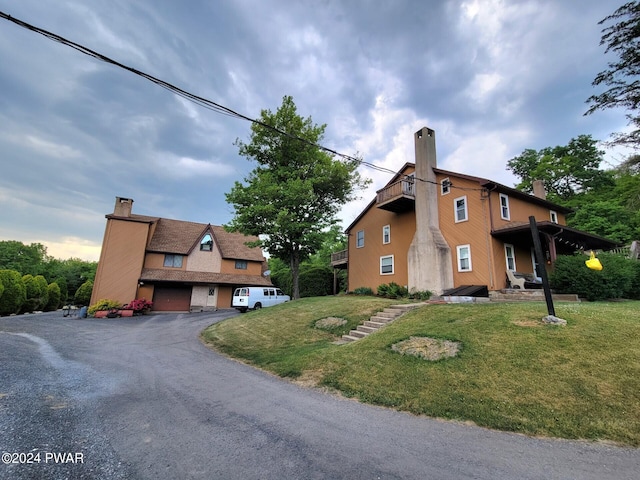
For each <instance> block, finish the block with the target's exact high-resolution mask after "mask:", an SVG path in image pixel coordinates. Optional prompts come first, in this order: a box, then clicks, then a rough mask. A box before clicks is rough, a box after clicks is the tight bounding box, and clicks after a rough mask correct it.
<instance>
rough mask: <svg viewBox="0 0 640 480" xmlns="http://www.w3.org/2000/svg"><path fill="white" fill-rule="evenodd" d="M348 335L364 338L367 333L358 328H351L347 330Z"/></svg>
mask: <svg viewBox="0 0 640 480" xmlns="http://www.w3.org/2000/svg"><path fill="white" fill-rule="evenodd" d="M349 335H351V336H352V337H358V338H364V337H366V336H367V335H369V334H368V333H366V332H361V331H360V330H351V331H350V332H349Z"/></svg>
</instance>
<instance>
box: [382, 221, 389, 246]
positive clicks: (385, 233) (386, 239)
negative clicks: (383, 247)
mask: <svg viewBox="0 0 640 480" xmlns="http://www.w3.org/2000/svg"><path fill="white" fill-rule="evenodd" d="M382 243H384V244H387V243H391V225H385V226H384V227H382Z"/></svg>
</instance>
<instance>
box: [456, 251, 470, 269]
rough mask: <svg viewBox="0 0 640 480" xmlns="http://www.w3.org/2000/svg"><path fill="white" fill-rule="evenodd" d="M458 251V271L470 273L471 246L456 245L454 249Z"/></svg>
mask: <svg viewBox="0 0 640 480" xmlns="http://www.w3.org/2000/svg"><path fill="white" fill-rule="evenodd" d="M456 250H457V251H458V271H459V272H470V271H471V246H469V245H458V246H457V247H456Z"/></svg>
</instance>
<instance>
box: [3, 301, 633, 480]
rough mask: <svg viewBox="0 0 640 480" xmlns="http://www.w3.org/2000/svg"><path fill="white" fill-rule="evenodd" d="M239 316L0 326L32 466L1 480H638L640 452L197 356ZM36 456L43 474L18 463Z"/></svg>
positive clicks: (21, 440) (9, 441) (6, 413)
mask: <svg viewBox="0 0 640 480" xmlns="http://www.w3.org/2000/svg"><path fill="white" fill-rule="evenodd" d="M232 315H235V313H234V312H231V311H220V312H215V313H200V314H177V315H176V314H163V315H149V316H144V317H135V318H133V319H101V320H96V319H77V318H64V317H63V316H62V314H61V313H60V312H54V313H45V314H36V315H27V316H17V317H5V318H0V452H3V453H5V452H6V453H24V454H25V455H23V456H22V457H17V456H16V455H14V458H15V459H16V461H17V462H18V463H10V464H8V465H7V464H0V478H3V479H4V478H12V479H13V478H17V479H27V478H45V479H46V478H51V479H54V478H82V479H90V478H96V479H97V478H100V479H103V478H107V479H110V478H123V479H124V478H127V479H129V478H140V479H147V478H148V479H190V478H202V479H225V480H227V479H243V480H248V479H343V478H344V479H414V478H415V479H418V478H420V479H424V478H428V479H491V480H496V479H515V478H517V479H597V480H602V479H636V478H638V472H640V450H637V449H630V448H619V447H613V446H608V445H604V444H592V443H585V442H569V441H562V440H548V439H536V438H529V437H525V436H522V435H517V434H509V433H502V432H494V431H490V430H486V429H482V428H477V427H472V426H466V425H461V424H458V423H454V422H443V421H437V420H431V419H428V418H422V417H416V416H413V415H409V414H404V413H400V412H396V411H392V410H388V409H383V408H377V407H371V406H367V405H363V404H360V403H358V402H355V401H352V400H347V399H342V398H339V397H335V396H332V395H329V394H326V393H322V392H320V391H317V390H312V389H303V388H300V387H298V386H296V385H294V384H291V383H288V382H285V381H282V380H281V379H278V378H276V377H273V376H271V375H269V374H266V373H263V372H261V371H259V370H256V369H253V368H251V367H248V366H246V365H244V364H241V363H239V362H235V361H233V360H230V359H228V358H225V357H223V356H220V355H218V354H216V353H215V352H212V351H210V350H209V349H207V348H206V347H205V346H204V345H202V344H201V343H200V341H199V339H198V334H199V332H200V331H201V330H202V329H203V328H205V327H206V326H207V325H209V324H211V323H214V322H217V321H220V320H222V319H224V318H227V317H229V316H232ZM29 453H30V454H31V457H32V458H33V457H35V456H36V454H38V453H39V454H40V455H39V459H40V463H37V462H36V463H32V464H24V463H20V460H26V459H27V455H26V454H29ZM54 454H58V455H57V456H54ZM45 456H46V459H47V461H46V462H45ZM4 458H5V457H4V456H3V459H4ZM70 459H71V460H73V461H70ZM62 461H65V462H66V463H60V462H62Z"/></svg>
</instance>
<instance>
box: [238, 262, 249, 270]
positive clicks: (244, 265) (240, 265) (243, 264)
mask: <svg viewBox="0 0 640 480" xmlns="http://www.w3.org/2000/svg"><path fill="white" fill-rule="evenodd" d="M246 269H247V261H246V260H236V270H246Z"/></svg>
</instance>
